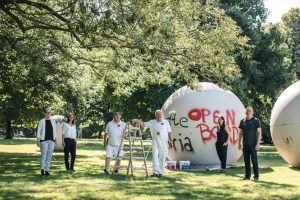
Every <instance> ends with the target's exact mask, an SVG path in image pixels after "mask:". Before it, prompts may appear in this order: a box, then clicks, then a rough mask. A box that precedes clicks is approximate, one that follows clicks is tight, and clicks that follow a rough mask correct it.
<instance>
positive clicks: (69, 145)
mask: <svg viewBox="0 0 300 200" xmlns="http://www.w3.org/2000/svg"><path fill="white" fill-rule="evenodd" d="M64 141H65V147H64V153H65V165H66V169H67V170H74V163H75V157H76V142H75V140H74V139H70V138H65V139H64ZM69 154H71V167H70V164H69Z"/></svg>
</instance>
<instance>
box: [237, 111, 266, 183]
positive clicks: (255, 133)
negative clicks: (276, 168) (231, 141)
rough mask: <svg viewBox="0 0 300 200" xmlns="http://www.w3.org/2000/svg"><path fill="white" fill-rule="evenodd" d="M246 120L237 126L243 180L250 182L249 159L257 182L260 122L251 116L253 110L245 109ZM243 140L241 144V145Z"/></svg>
mask: <svg viewBox="0 0 300 200" xmlns="http://www.w3.org/2000/svg"><path fill="white" fill-rule="evenodd" d="M245 114H246V118H244V119H242V120H241V122H240V125H239V129H240V131H239V149H240V150H243V155H244V161H245V177H244V180H250V177H251V167H250V158H251V161H252V165H253V171H254V179H253V180H254V181H256V182H257V181H259V171H258V160H257V151H258V150H259V147H260V142H261V123H260V120H259V119H258V118H256V117H254V116H253V109H252V108H251V107H247V108H246V113H245ZM242 140H243V144H242Z"/></svg>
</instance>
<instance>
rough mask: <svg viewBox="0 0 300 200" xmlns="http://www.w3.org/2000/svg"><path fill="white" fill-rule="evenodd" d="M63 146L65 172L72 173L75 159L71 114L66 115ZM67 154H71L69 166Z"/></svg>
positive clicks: (72, 115)
mask: <svg viewBox="0 0 300 200" xmlns="http://www.w3.org/2000/svg"><path fill="white" fill-rule="evenodd" d="M62 137H63V146H64V153H65V166H66V170H67V172H68V171H72V172H74V163H75V157H76V143H77V140H76V125H75V116H74V114H73V113H69V114H68V118H67V123H64V126H63V135H62ZM69 154H71V166H70V163H69Z"/></svg>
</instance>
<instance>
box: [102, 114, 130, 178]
mask: <svg viewBox="0 0 300 200" xmlns="http://www.w3.org/2000/svg"><path fill="white" fill-rule="evenodd" d="M123 134H124V136H125V137H126V136H127V131H126V123H125V122H123V121H121V113H120V112H115V113H114V114H113V120H112V121H110V122H109V123H108V124H107V125H106V129H105V134H104V147H105V149H106V158H105V168H104V170H103V172H104V173H106V174H108V173H109V164H110V160H111V158H112V157H113V156H117V154H118V151H119V148H120V145H121V141H122V137H123ZM122 155H123V152H122V151H121V152H120V156H122ZM120 164H121V159H118V160H117V166H120ZM114 173H118V168H117V169H115V170H114Z"/></svg>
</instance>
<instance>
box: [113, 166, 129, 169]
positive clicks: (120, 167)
mask: <svg viewBox="0 0 300 200" xmlns="http://www.w3.org/2000/svg"><path fill="white" fill-rule="evenodd" d="M115 168H116V169H127V168H128V167H127V166H115Z"/></svg>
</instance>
